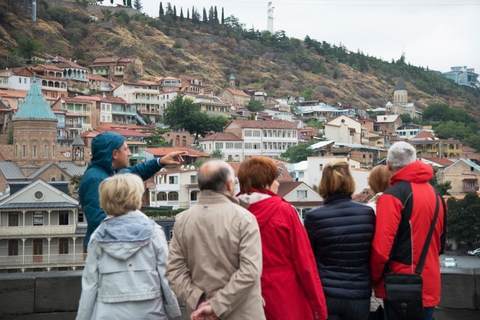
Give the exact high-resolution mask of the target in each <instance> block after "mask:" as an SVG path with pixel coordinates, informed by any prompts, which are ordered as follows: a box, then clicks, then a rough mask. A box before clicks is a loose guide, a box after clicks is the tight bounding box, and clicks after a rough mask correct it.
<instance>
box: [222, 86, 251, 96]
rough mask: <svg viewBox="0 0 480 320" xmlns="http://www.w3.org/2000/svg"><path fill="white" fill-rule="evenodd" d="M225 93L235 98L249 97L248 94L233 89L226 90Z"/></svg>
mask: <svg viewBox="0 0 480 320" xmlns="http://www.w3.org/2000/svg"><path fill="white" fill-rule="evenodd" d="M227 91H228V92H230V93H231V94H233V95H236V96H244V97H250V96H249V95H248V94H246V93H245V92H243V91H242V90H233V89H230V88H227Z"/></svg>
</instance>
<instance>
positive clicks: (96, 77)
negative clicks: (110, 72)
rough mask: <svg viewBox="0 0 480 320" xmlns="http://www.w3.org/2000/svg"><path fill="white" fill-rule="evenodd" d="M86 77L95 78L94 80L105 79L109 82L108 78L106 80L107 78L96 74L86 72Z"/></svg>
mask: <svg viewBox="0 0 480 320" xmlns="http://www.w3.org/2000/svg"><path fill="white" fill-rule="evenodd" d="M88 79H90V80H95V81H106V82H110V80H108V79H107V78H104V77H102V76H100V75H98V74H88Z"/></svg>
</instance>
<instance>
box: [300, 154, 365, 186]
mask: <svg viewBox="0 0 480 320" xmlns="http://www.w3.org/2000/svg"><path fill="white" fill-rule="evenodd" d="M333 160H344V161H347V162H348V163H349V164H350V170H354V169H360V162H359V161H357V160H353V159H352V158H349V157H335V156H330V157H308V158H307V169H306V171H303V172H304V173H303V175H304V179H303V181H304V182H305V183H306V184H308V185H309V186H311V187H314V186H317V187H318V185H319V184H320V181H321V180H322V173H323V168H324V167H325V165H326V164H327V163H329V162H330V161H333ZM300 172H301V171H299V175H300V174H301V173H300ZM352 173H353V171H352ZM362 185H363V184H362ZM358 189H359V186H357V187H356V188H355V190H356V191H357V190H358ZM363 189H365V187H363V188H361V189H359V191H358V192H360V191H362V190H363ZM358 192H355V193H358Z"/></svg>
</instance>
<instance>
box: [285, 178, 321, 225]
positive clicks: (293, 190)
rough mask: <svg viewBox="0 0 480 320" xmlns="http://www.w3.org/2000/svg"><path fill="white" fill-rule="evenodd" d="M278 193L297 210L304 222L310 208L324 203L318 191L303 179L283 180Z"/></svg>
mask: <svg viewBox="0 0 480 320" xmlns="http://www.w3.org/2000/svg"><path fill="white" fill-rule="evenodd" d="M277 194H278V195H279V196H281V197H283V198H284V199H285V200H287V201H288V202H289V203H290V204H291V205H292V206H293V207H294V208H295V209H296V210H297V212H298V214H299V215H300V219H301V220H302V222H303V219H304V218H305V214H306V213H307V212H308V211H309V210H312V209H314V208H316V207H318V206H320V205H322V204H323V199H322V197H320V195H319V194H318V193H317V191H316V190H314V189H312V188H311V187H310V186H308V185H307V184H306V183H304V182H301V181H292V182H281V183H280V185H279V187H278V192H277Z"/></svg>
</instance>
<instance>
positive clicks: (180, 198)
mask: <svg viewBox="0 0 480 320" xmlns="http://www.w3.org/2000/svg"><path fill="white" fill-rule="evenodd" d="M154 184H155V187H154V188H153V189H152V188H151V189H150V205H151V206H155V207H159V206H169V207H172V209H173V210H175V209H178V208H190V207H191V206H193V205H195V204H196V203H197V200H198V195H199V193H200V189H199V188H198V184H197V169H196V168H195V167H193V166H192V167H183V166H182V168H181V169H180V170H171V171H168V170H165V169H162V170H161V171H159V172H157V173H156V174H155V176H154Z"/></svg>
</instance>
